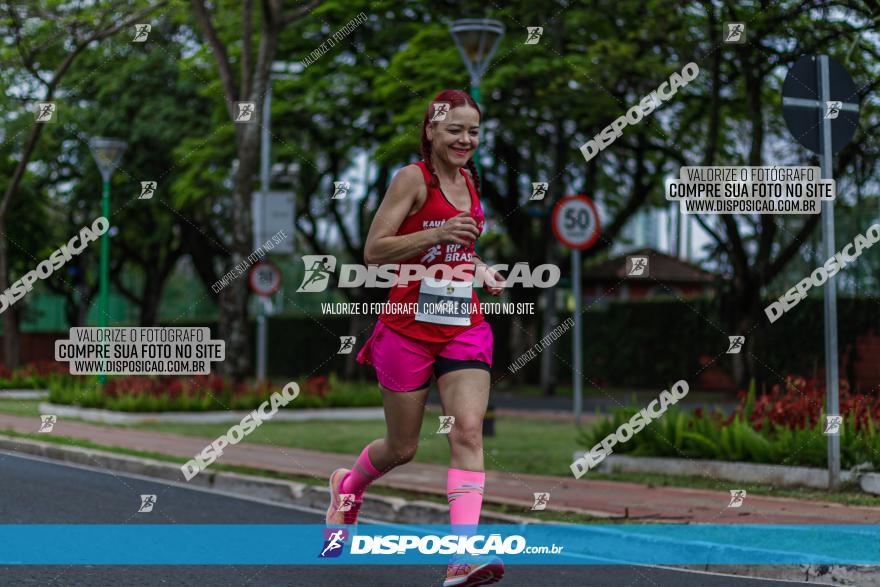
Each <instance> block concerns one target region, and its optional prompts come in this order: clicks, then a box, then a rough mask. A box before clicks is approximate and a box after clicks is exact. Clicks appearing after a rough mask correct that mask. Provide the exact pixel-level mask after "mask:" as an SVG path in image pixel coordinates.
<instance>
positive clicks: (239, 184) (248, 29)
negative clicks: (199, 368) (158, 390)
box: [192, 0, 320, 379]
mask: <svg viewBox="0 0 880 587" xmlns="http://www.w3.org/2000/svg"><path fill="white" fill-rule="evenodd" d="M319 4H320V0H312V1H311V2H309V3H308V4H306V5H304V6H301V7H299V8H296V9H294V10H292V11H285V10H284V9H283V3H282V2H281V1H280V0H265V1H263V2H261V3H260V10H259V15H258V16H257V15H256V14H254V10H253V2H252V1H251V0H245V1H244V2H243V3H242V5H241V20H240V27H241V38H240V39H238V38H234V37H235V35H234V33H233V38H231V37H230V36H229V35H223V34H221V32H226V31H228V30H229V29H228V28H226V25H229V23H230V17H229V14H228V12H229V7H228V6H224V7H223V8H221V9H220V10H217V12H222V13H223V14H222V16H223V17H224V18H223V20H222V23H223V25H224V27H223V29H218V26H217V22H216V20H215V17H214V16H212V15H211V14H210V13H209V11H208V8H207V7H206V5H205V2H204V0H192V7H193V12H194V15H195V19H196V22H197V24H198V27H199V29H200V30H201V32H202V35H203V37H204V40H205V42H206V43H207V44H208V46H209V47H210V49H211V52H212V54H213V55H214V59H215V60H216V63H217V70H218V73H219V76H220V81H221V87H222V90H223V96H224V98H225V101H226V110H227V113H228V114H229V121H230V124H233V122H232V121H233V120H235V119H236V116H237V114H238V109H237V107H236V102H253V103H254V104H255V105H256V106H257V112H258V113H259V111H260V110H261V109H262V104H263V97H264V96H265V94H266V89H267V87H268V84H269V83H270V82H269V76H270V68H271V66H272V61H273V60H274V59H275V53H276V49H277V46H278V37H279V35H280V34H281V31H282V30H284V28H285V27H286V26H288V25H289V24H291V23H293V22H296V21H297V20H298V19H300V18H302V17H303V16H304V15H306V14H308V13H309V12H310V11H311V10H312V9H314V8H315V7H316V6H318V5H319ZM255 19H257V21H258V23H259V34H258V35H257V36H258V39H254V31H253V29H252V26H253V22H254V20H255ZM223 37H226V38H225V39H224V38H223ZM255 41H256V43H257V45H258V49H257V53H256V58H255V56H254V53H253V44H254V42H255ZM231 43H236V44H237V45H240V46H236V49H237V50H236V54H235V57H238V67H237V69H238V71H236V67H234V65H233V61H232V59H231V58H230V48H229V46H230V44H231ZM236 80H237V81H236ZM257 116H259V114H257ZM259 144H260V125H259V124H258V123H251V124H247V123H245V124H236V125H235V151H236V153H235V155H236V161H237V166H236V167H235V172H234V176H233V189H232V207H231V212H232V220H233V225H232V248H231V251H230V253H231V254H230V259H229V264H230V268H231V267H234V266H235V265H238V264H239V263H240V262H242V261H243V260H244V259H246V258H247V256H248V255H249V254H250V252H251V250H252V241H253V237H252V227H251V193H252V191H253V178H254V175H255V173H256V169H257V163H258V157H259V152H260V150H259ZM247 297H248V290H247V284H246V283H245V281H244V280H240V279H239V280H235V281H233V282H232V283H230V284H229V285H228V286H227V287H225V288H224V289H223V290H222V291H221V293H220V296H219V303H220V336H221V337H223V339H224V340H225V341H226V357H227V359H226V361H225V363H224V365H225V368H226V369H227V374H229V375H231V376H233V377H235V378H239V379H240V378H243V377H244V375H245V374H246V373H247V371H248V370H249V367H250V354H249V353H248V352H247V349H248V344H247V335H248V331H247Z"/></svg>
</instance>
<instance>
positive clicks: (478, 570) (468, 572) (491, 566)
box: [443, 557, 504, 587]
mask: <svg viewBox="0 0 880 587" xmlns="http://www.w3.org/2000/svg"><path fill="white" fill-rule="evenodd" d="M503 576H504V564H502V562H501V559H500V558H498V557H492V558H490V559H488V560H487V561H486V562H484V563H482V564H451V565H449V566H448V567H447V568H446V580H445V581H443V587H473V586H475V585H489V584H491V583H497V582H498V581H500V580H501V577H503Z"/></svg>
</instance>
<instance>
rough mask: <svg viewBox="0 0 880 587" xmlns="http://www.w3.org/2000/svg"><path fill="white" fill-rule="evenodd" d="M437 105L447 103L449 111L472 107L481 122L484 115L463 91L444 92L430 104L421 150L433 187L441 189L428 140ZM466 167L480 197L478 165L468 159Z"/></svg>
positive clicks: (423, 125)
mask: <svg viewBox="0 0 880 587" xmlns="http://www.w3.org/2000/svg"><path fill="white" fill-rule="evenodd" d="M437 103H447V104H449V109H450V110H452V109H453V108H458V107H459V106H470V107H471V108H473V109H474V110H476V111H477V114H478V115H479V116H480V120H481V121H482V120H483V113H482V112H480V107H479V106H477V102H476V101H475V100H474V99H473V98H471V96H470V94H468V93H467V92H462V91H461V90H443V91H442V92H440V93H439V94H437V95H436V96H434V99H433V100H431V103H430V104H428V109H427V110H426V111H425V119H424V121H423V122H422V146H421V150H420V154H421V156H422V161H424V162H425V165H426V166H427V167H428V171H430V172H431V187H439V186H440V179H439V178H438V177H437V172H436V171H435V170H434V162H433V161H432V160H431V141H429V140H428V130H427V129H428V125H429V124H434V123H433V122H431V118H432V117H433V115H434V104H437ZM466 167H467V168H468V170H469V171H470V172H471V177H472V178H473V184H474V189H475V190H476V191H477V196H479V195H480V176H479V174H478V173H477V164H476V163H475V162H474V158H473V157H471V158H470V159H468V162H467V165H466Z"/></svg>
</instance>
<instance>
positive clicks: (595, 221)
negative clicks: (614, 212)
mask: <svg viewBox="0 0 880 587" xmlns="http://www.w3.org/2000/svg"><path fill="white" fill-rule="evenodd" d="M552 221H553V234H555V235H556V238H557V240H559V242H561V243H562V244H563V245H565V246H566V247H568V248H569V249H578V250H584V249H589V248H590V247H592V246H593V244H595V242H596V240H597V239H598V238H599V232H600V230H601V228H600V226H599V213H598V212H597V211H596V206H595V204H593V200H591V199H590V198H588V197H587V196H583V195H578V196H565V197H564V198H562V199H560V200H559V201H558V202H556V206H555V207H554V208H553V216H552Z"/></svg>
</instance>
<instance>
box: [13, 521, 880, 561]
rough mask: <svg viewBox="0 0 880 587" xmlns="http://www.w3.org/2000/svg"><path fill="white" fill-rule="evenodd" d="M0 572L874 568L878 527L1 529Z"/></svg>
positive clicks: (28, 526) (71, 526)
mask: <svg viewBox="0 0 880 587" xmlns="http://www.w3.org/2000/svg"><path fill="white" fill-rule="evenodd" d="M0 545H2V546H0V564H4V565H8V564H24V565H46V564H49V565H60V564H64V565H79V564H92V565H116V564H125V565H229V564H235V565H311V564H383V565H387V564H446V563H447V562H449V561H450V558H451V557H459V558H460V557H462V556H467V555H470V556H474V557H477V558H478V559H479V557H484V556H498V557H500V558H501V559H502V561H503V562H504V563H505V564H524V565H540V564H550V565H585V564H657V565H695V564H699V565H703V564H710V565H711V564H714V565H758V564H773V565H795V564H854V565H876V564H880V526H876V525H854V524H850V525H816V524H811V525H765V524H752V525H746V524H742V525H721V524H706V525H672V524H651V525H648V524H631V525H611V524H603V525H571V524H536V525H502V524H497V525H480V526H477V527H473V526H471V527H456V528H455V529H454V531H453V529H452V528H450V526H448V525H384V524H375V525H372V524H361V525H359V526H341V527H339V528H327V527H325V526H323V525H313V524H308V525H305V524H303V525H291V524H286V525H280V524H235V525H231V524H198V525H197V524H138V525H105V524H94V525H92V524H88V525H86V524H5V525H0Z"/></svg>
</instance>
